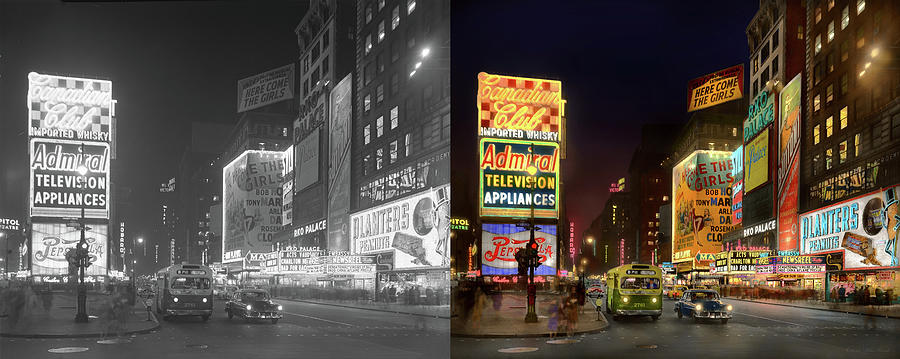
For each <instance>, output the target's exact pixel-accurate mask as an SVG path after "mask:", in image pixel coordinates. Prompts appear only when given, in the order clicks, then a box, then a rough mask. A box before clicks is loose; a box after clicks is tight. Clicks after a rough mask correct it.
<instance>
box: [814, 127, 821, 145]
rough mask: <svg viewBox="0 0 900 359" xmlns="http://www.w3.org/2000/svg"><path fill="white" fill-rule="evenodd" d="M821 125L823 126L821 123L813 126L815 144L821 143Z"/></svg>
mask: <svg viewBox="0 0 900 359" xmlns="http://www.w3.org/2000/svg"><path fill="white" fill-rule="evenodd" d="M819 127H821V125H816V127H813V144H814V145H818V144H819V139H820V138H819Z"/></svg>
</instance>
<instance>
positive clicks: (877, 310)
mask: <svg viewBox="0 0 900 359" xmlns="http://www.w3.org/2000/svg"><path fill="white" fill-rule="evenodd" d="M725 298H727V299H731V300H740V301H744V302H755V303H765V304H772V305H782V306H786V307H795V308H806V309H816V310H826V311H830V312H840V313H850V314H861V315H871V316H876V317H886V318H895V319H900V304H892V305H874V306H872V305H857V304H851V303H830V302H822V301H813V300H795V301H788V300H777V299H742V298H735V297H725Z"/></svg>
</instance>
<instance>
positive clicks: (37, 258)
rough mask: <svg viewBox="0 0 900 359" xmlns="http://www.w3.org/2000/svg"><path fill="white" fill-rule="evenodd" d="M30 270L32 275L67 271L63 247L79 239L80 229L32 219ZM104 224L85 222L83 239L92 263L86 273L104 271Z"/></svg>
mask: <svg viewBox="0 0 900 359" xmlns="http://www.w3.org/2000/svg"><path fill="white" fill-rule="evenodd" d="M31 229H32V236H31V271H32V274H35V275H68V274H69V269H68V268H69V262H68V261H67V260H66V251H68V250H69V248H75V246H76V245H78V242H79V241H80V240H81V230H80V229H78V228H75V227H70V226H67V225H66V224H65V223H32V225H31ZM107 230H108V228H107V225H105V224H88V225H87V228H86V230H85V232H84V239H85V242H87V245H88V255H89V256H90V259H89V260H90V262H91V266H90V267H88V268H87V269H86V270H85V271H84V274H85V275H106V274H107V268H106V261H107V252H108V250H109V248H107V245H108V242H107V236H108V233H107Z"/></svg>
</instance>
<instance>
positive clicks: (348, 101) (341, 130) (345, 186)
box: [328, 74, 353, 251]
mask: <svg viewBox="0 0 900 359" xmlns="http://www.w3.org/2000/svg"><path fill="white" fill-rule="evenodd" d="M351 89H352V83H351V76H350V75H349V74H348V75H347V76H346V77H344V79H343V80H341V82H340V83H338V84H337V86H335V87H334V90H332V91H331V100H330V103H331V111H330V112H329V113H330V114H331V119H330V121H329V123H330V127H329V135H330V138H329V146H330V151H329V156H328V179H329V182H328V248H329V249H331V250H336V251H346V250H349V249H350V240H349V238H348V235H349V234H350V231H349V220H350V219H349V216H348V214H349V212H350V116H351V115H352V113H353V112H352V107H351V106H352V104H353V97H352V96H351V95H352V94H351V91H350V90H351Z"/></svg>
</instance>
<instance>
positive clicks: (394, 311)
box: [275, 297, 450, 319]
mask: <svg viewBox="0 0 900 359" xmlns="http://www.w3.org/2000/svg"><path fill="white" fill-rule="evenodd" d="M275 298H276V299H278V300H286V301H289V302H300V303H309V304H319V305H330V306H332V307H343V308H350V309H361V310H371V311H373V312H384V313H394V314H406V315H415V316H419V317H426V318H437V319H450V317H449V316H443V315H428V314H419V313H410V312H401V311H397V310H387V309H376V308H361V307H354V306H352V305H344V304H336V303H321V302H313V301H308V300H303V299H288V298H283V297H275Z"/></svg>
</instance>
